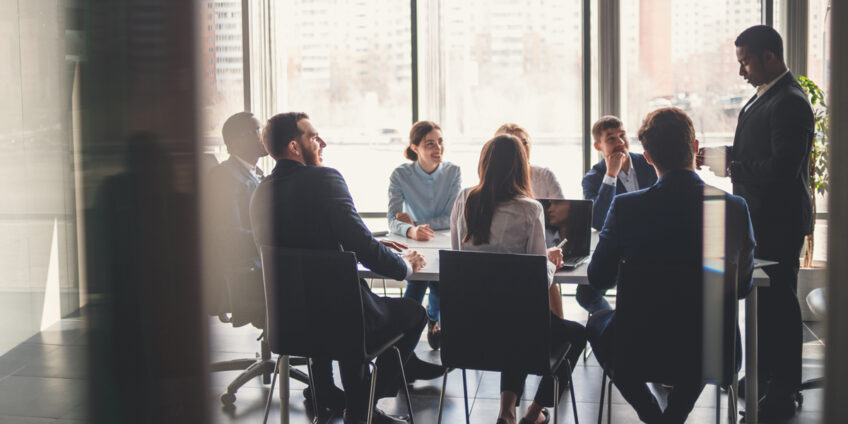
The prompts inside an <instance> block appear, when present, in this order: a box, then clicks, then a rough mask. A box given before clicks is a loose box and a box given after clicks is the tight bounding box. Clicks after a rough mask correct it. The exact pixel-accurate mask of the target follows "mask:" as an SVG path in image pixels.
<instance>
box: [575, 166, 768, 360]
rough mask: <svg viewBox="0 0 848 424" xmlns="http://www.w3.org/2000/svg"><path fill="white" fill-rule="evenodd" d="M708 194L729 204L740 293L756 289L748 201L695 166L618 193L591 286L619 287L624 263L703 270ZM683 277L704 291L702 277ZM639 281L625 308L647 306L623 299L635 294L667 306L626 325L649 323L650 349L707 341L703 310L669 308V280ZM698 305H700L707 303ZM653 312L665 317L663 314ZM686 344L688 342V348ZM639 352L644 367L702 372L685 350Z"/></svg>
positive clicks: (728, 239) (731, 256)
mask: <svg viewBox="0 0 848 424" xmlns="http://www.w3.org/2000/svg"><path fill="white" fill-rule="evenodd" d="M705 192H706V193H708V194H710V196H711V197H714V198H715V199H717V200H719V201H723V202H724V205H725V217H724V219H725V228H724V232H725V247H726V260H727V261H728V262H729V263H730V264H733V265H736V270H737V278H738V287H739V289H738V295H739V297H740V298H741V297H744V296H746V295H747V294H748V293H749V292H750V291H751V289H752V287H753V285H752V284H753V280H752V278H751V277H752V274H753V271H754V267H753V260H754V234H753V229H752V228H751V220H750V217H749V216H748V210H747V207H746V206H745V201H744V200H743V199H742V198H740V197H739V196H734V195H730V194H726V193H724V192H722V191H721V190H718V189H715V188H711V187H709V186H705V185H704V182H703V181H702V180H701V179H700V178H699V177H698V176H697V175H696V174H695V173H694V172H693V171H683V170H681V171H673V172H669V173H667V174H665V175H663V177H662V178H660V179H659V180H658V181H657V183H656V184H654V185H653V186H652V187H650V188H647V189H642V190H639V191H635V192H632V193H624V194H621V195H618V196H616V197H615V199H614V200H613V203H612V206H611V207H610V210H609V216H608V217H607V220H606V222H605V223H604V228H603V230H602V231H601V233H600V234H599V241H598V245H597V247H596V248H595V251H594V253H593V255H592V260H591V262H590V263H589V269H588V276H589V283H590V284H591V285H592V286H593V287H595V288H598V289H608V288H611V287H613V286H614V285H615V283H616V281H617V280H618V277H619V275H618V271H619V263H620V262H621V261H627V262H635V263H639V262H656V263H658V265H657V267H656V268H657V270H659V269H660V268H661V267H663V266H667V267H672V266H674V265H676V264H694V265H693V271H694V272H696V273H698V271H700V270H701V267H702V265H701V259H702V256H703V240H704V236H703V234H704V219H703V210H704V207H703V205H704V193H705ZM707 228H709V225H708V226H707ZM675 275H676V274H675ZM664 276H665V275H664ZM671 281H674V280H671ZM631 282H632V281H631ZM676 282H677V283H678V284H675V285H674V287H675V288H676V290H678V291H682V292H684V293H687V294H688V295H691V296H695V297H696V298H701V296H703V295H702V290H701V286H700V285H698V282H696V281H691V280H688V279H686V278H685V277H683V276H680V277H679V280H677V281H676ZM622 284H624V283H622ZM634 284H635V285H637V287H633V288H632V290H628V291H627V293H625V292H624V291H620V292H619V294H618V302H620V303H619V304H620V305H624V302H628V301H630V302H633V301H634V300H635V303H636V304H637V305H638V304H646V303H648V302H640V301H639V300H638V299H633V298H629V299H625V298H623V297H624V296H628V295H633V296H634V297H636V298H646V299H650V300H651V302H650V303H651V304H665V305H667V306H668V307H667V308H657V309H654V310H643V311H641V312H640V313H641V315H640V316H638V317H630V319H631V320H632V321H630V322H628V323H627V324H628V325H632V324H634V323H635V322H636V321H639V322H643V321H644V322H645V325H644V326H643V328H647V329H651V330H648V331H647V332H646V334H644V335H642V337H643V341H644V340H647V339H649V338H650V339H651V340H654V342H652V344H651V346H650V348H651V349H658V350H660V351H663V350H664V351H665V352H666V353H673V352H678V351H680V349H683V350H685V349H687V348H689V347H691V346H695V343H697V346H700V337H701V334H702V321H701V320H700V319H701V317H700V315H699V314H695V315H692V314H687V313H681V314H679V315H674V314H672V313H671V312H670V311H671V310H673V309H674V306H675V305H678V300H679V299H678V294H676V293H675V292H674V291H671V290H668V289H666V288H665V287H666V286H664V285H663V284H664V283H662V282H659V281H655V280H652V279H650V278H641V279H640V278H637V281H636V282H635V283H634ZM687 289H688V290H687ZM696 303H698V304H700V302H696ZM652 314H658V315H659V317H658V316H654V315H652ZM615 319H616V316H615V315H614V314H613V317H612V319H610V321H609V322H608V323H607V326H609V325H612V324H613V323H614V322H615ZM625 337H626V336H625ZM634 337H635V335H634ZM737 339H738V337H737ZM682 344H685V345H687V346H688V347H687V346H681V345H682ZM651 352H656V350H651ZM632 355H633V358H637V359H636V360H637V361H639V362H640V363H642V364H643V366H644V367H645V369H646V370H647V369H649V368H651V367H653V368H651V369H654V368H655V369H656V370H668V369H687V372H693V373H697V372H698V370H697V366H694V367H693V366H692V363H691V361H690V359H691V357H683V356H686V355H681V357H679V358H675V355H671V357H670V358H669V357H665V358H663V359H662V360H658V358H660V357H662V356H663V355H665V354H663V355H660V356H657V355H652V354H650V353H649V351H648V350H638V351H635V352H633V353H632ZM642 355H644V356H642ZM696 362H697V361H696Z"/></svg>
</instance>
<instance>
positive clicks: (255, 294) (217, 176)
mask: <svg viewBox="0 0 848 424" xmlns="http://www.w3.org/2000/svg"><path fill="white" fill-rule="evenodd" d="M258 185H259V180H257V179H256V177H254V176H253V175H251V174H250V172H249V171H248V170H247V168H245V166H244V165H243V164H242V163H241V162H239V161H238V159H236V158H235V157H233V156H232V155H231V156H230V158H229V159H227V160H225V161H223V162H221V163H220V164H218V165H216V166H215V167H213V168H212V169H211V170H210V171H209V177H208V179H207V192H208V194H207V199H206V200H207V202H208V203H207V204H206V212H207V214H208V216H209V218H210V221H209V222H210V224H211V225H210V227H209V234H211V239H212V240H211V241H212V243H211V249H212V255H213V256H212V258H213V260H214V262H213V264H212V265H213V268H214V269H215V277H214V278H216V279H218V284H217V285H216V287H215V288H214V289H213V290H214V291H215V293H213V295H215V296H214V297H215V298H216V299H217V303H218V310H216V311H214V312H215V313H220V312H231V313H232V319H233V324H234V325H236V326H240V325H244V324H246V323H247V322H253V323H254V324H255V325H257V326H258V327H261V326H262V325H261V324H262V323H263V322H264V318H265V297H264V289H263V286H262V272H261V264H260V260H259V250H258V249H257V248H256V244H255V243H254V241H253V230H252V227H251V225H250V198H251V197H252V196H253V192H254V191H255V190H256V187H257V186H258Z"/></svg>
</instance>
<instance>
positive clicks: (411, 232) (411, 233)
mask: <svg viewBox="0 0 848 424" xmlns="http://www.w3.org/2000/svg"><path fill="white" fill-rule="evenodd" d="M406 236H407V237H409V238H411V239H413V240H418V241H429V240H430V239H431V238H433V237H435V236H436V233H435V232H434V231H433V230H431V229H430V224H424V225H416V226H414V227H409V229H408V230H406ZM560 262H562V255H560Z"/></svg>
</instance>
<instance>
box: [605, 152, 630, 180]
mask: <svg viewBox="0 0 848 424" xmlns="http://www.w3.org/2000/svg"><path fill="white" fill-rule="evenodd" d="M604 159H605V160H606V163H607V175H609V176H610V177H613V178H615V177H618V173H619V172H620V171H621V167H622V166H623V165H624V162H626V161H627V153H624V152H619V151H616V152H612V153H610V155H609V156H607V157H606V158H604Z"/></svg>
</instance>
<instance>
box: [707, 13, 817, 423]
mask: <svg viewBox="0 0 848 424" xmlns="http://www.w3.org/2000/svg"><path fill="white" fill-rule="evenodd" d="M735 44H736V58H737V59H738V60H739V75H741V76H742V77H743V78H744V79H745V80H746V81H748V83H749V84H751V85H752V86H754V87H756V89H757V93H756V94H755V95H754V97H752V98H751V100H749V101H748V103H747V104H746V105H745V107H743V108H742V111H741V112H740V114H739V123H738V124H737V125H736V135H735V136H734V138H733V147H730V148H725V147H718V148H710V149H706V151H705V152H704V154H703V155H701V156H705V158H706V162H705V163H704V164H705V165H707V166H709V167H710V169H711V170H712V171H713V172H714V173H716V174H717V175H720V176H724V175H727V174H729V176H730V179H731V181H732V182H733V193H734V194H738V195H740V196H742V197H743V198H745V200H747V201H748V207H749V208H750V209H751V220H752V221H753V223H754V234H755V235H756V237H757V251H756V255H757V257H758V258H762V259H768V260H771V261H777V262H778V264H777V265H774V266H769V267H765V268H764V269H763V270H764V271H765V272H766V274H768V276H769V282H770V285H769V287H764V288H762V289H760V291H759V309H758V316H759V320H760V321H759V322H760V323H761V325H760V332H759V361H760V362H759V366H760V369H759V373H760V377H761V379H764V380H765V381H767V383H768V388H767V389H766V390H765V393H766V396H765V398H764V399H763V400H761V401H760V409H761V412H760V418H761V419H762V420H777V419H783V418H788V417H791V416H793V415H794V414H795V401H794V394H795V392H797V391H798V389H799V387H800V384H801V348H802V344H803V334H802V324H801V309H800V305H799V304H798V297H797V288H798V268H799V260H798V258H799V256H800V254H801V246H802V244H803V241H804V236H806V235H807V234H810V233H811V232H812V230H813V216H812V204H813V203H812V202H813V200H812V197H811V196H810V188H809V161H810V149H811V148H812V142H813V133H814V118H813V111H812V108H811V107H810V103H809V101H808V100H807V96H806V94H805V93H804V91H803V90H802V89H801V86H800V85H799V84H798V83H797V82H796V80H795V76H794V75H792V72H790V71H789V69H787V67H786V63H784V61H783V40H781V38H780V34H778V33H777V31H775V30H774V29H773V28H771V27H768V26H764V25H758V26H753V27H751V28H748V29H746V30H745V31H743V32H742V33H741V34H740V35H739V37H738V38H736V42H735Z"/></svg>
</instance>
